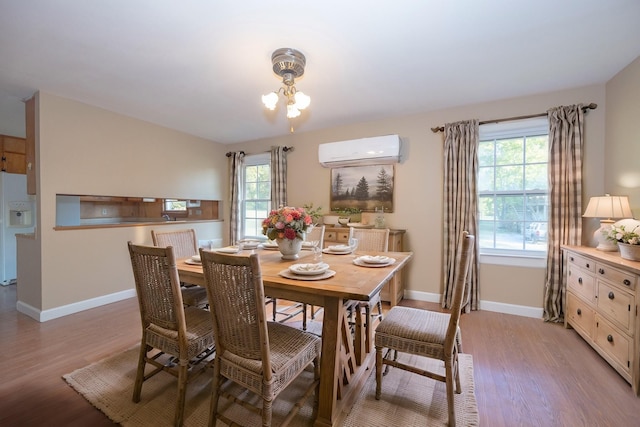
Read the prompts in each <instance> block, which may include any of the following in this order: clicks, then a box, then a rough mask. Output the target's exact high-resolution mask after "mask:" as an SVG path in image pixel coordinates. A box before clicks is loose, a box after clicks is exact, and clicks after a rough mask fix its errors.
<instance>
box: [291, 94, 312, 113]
mask: <svg viewBox="0 0 640 427" xmlns="http://www.w3.org/2000/svg"><path fill="white" fill-rule="evenodd" d="M294 98H295V100H296V108H298V109H299V110H304V109H305V108H307V107H308V106H309V104H311V98H310V97H309V96H307V95H305V94H304V93H303V92H296V94H295V96H294Z"/></svg>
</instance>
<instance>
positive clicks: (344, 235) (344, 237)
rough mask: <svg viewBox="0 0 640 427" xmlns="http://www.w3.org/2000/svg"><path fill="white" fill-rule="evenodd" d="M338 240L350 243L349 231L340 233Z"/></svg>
mask: <svg viewBox="0 0 640 427" xmlns="http://www.w3.org/2000/svg"><path fill="white" fill-rule="evenodd" d="M337 235H338V236H337V238H336V240H337V241H338V242H340V243H347V242H349V231H338V233H337Z"/></svg>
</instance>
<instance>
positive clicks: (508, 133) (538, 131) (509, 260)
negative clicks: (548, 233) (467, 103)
mask: <svg viewBox="0 0 640 427" xmlns="http://www.w3.org/2000/svg"><path fill="white" fill-rule="evenodd" d="M548 134H549V120H548V118H547V117H546V116H543V117H535V118H529V119H522V120H511V121H507V122H499V123H487V124H483V125H480V127H479V137H478V142H484V141H490V140H497V139H509V138H520V137H523V136H526V137H534V136H539V135H548ZM547 164H548V161H547ZM494 167H495V165H494ZM535 193H538V194H546V195H547V196H548V195H549V191H548V190H547V191H546V192H545V193H539V191H537V190H536V191H531V190H523V191H522V192H518V193H517V194H518V195H520V194H522V195H523V196H526V195H527V194H535ZM477 195H478V197H479V196H480V191H478V192H477ZM478 207H479V206H478ZM478 216H479V212H478ZM478 248H479V254H478V255H479V261H480V263H481V264H495V265H510V266H521V267H534V268H540V267H546V260H547V250H544V251H534V250H529V251H528V250H524V249H523V250H514V249H496V248H482V247H480V246H479V245H478Z"/></svg>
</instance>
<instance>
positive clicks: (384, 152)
mask: <svg viewBox="0 0 640 427" xmlns="http://www.w3.org/2000/svg"><path fill="white" fill-rule="evenodd" d="M400 145H401V144H400V137H399V136H398V135H385V136H374V137H371V138H361V139H351V140H348V141H339V142H329V143H326V144H320V145H319V146H318V160H319V162H320V164H321V165H322V166H324V167H325V168H336V167H341V166H364V165H382V164H389V163H398V162H399V161H400Z"/></svg>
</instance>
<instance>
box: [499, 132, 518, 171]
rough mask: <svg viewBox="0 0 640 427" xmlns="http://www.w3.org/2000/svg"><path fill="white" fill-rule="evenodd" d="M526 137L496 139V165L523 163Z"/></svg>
mask: <svg viewBox="0 0 640 427" xmlns="http://www.w3.org/2000/svg"><path fill="white" fill-rule="evenodd" d="M523 147H524V139H523V138H517V139H501V140H498V141H496V165H513V164H518V163H522V159H523V152H522V150H523Z"/></svg>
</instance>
